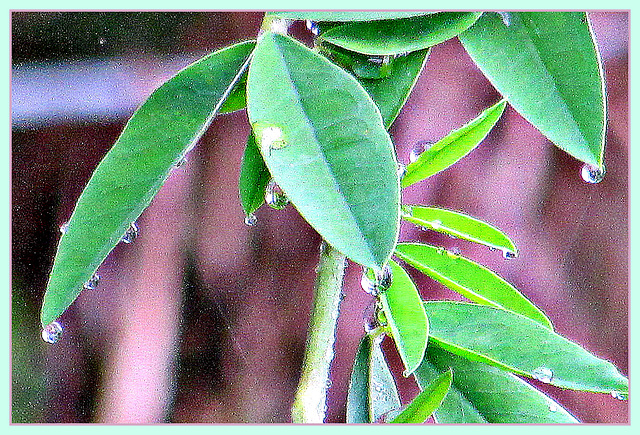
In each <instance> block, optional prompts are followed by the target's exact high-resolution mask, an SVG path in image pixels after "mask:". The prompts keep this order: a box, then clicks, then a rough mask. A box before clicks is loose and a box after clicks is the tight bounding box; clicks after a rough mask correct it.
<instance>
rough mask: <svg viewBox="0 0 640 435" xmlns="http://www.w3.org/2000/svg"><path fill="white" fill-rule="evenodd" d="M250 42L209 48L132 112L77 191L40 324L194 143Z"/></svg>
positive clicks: (72, 294) (67, 299) (65, 302)
mask: <svg viewBox="0 0 640 435" xmlns="http://www.w3.org/2000/svg"><path fill="white" fill-rule="evenodd" d="M254 46H255V42H244V43H241V44H236V45H234V46H231V47H228V48H225V49H223V50H220V51H217V52H215V53H212V54H210V55H208V56H206V57H204V58H202V59H201V60H199V61H198V62H195V63H193V64H192V65H190V66H188V67H186V68H185V69H183V70H182V71H180V72H179V73H178V74H177V75H176V76H175V77H173V78H172V79H171V80H169V81H167V82H166V83H165V84H163V85H162V86H160V87H159V88H158V89H156V90H155V91H154V92H153V94H151V96H150V97H149V98H148V99H147V101H146V102H145V103H144V104H143V105H142V106H141V107H140V108H139V109H138V110H137V111H136V112H135V113H134V114H133V116H132V117H131V119H130V120H129V122H128V123H127V125H126V126H125V128H124V130H123V132H122V134H121V135H120V137H119V138H118V140H117V142H116V143H115V144H114V146H113V147H112V148H111V150H110V151H109V152H108V153H107V155H106V156H105V157H104V159H103V160H102V161H101V162H100V164H99V165H98V167H97V168H96V170H95V172H94V173H93V175H92V177H91V179H90V180H89V183H88V184H87V186H86V187H85V189H84V191H83V192H82V194H81V196H80V198H79V199H78V202H77V204H76V207H75V210H74V211H73V214H72V216H71V219H70V220H69V223H68V229H67V231H66V233H65V234H64V235H63V236H62V238H61V239H60V244H59V245H58V252H57V254H56V257H55V260H54V264H53V269H52V270H51V274H50V275H49V282H48V284H47V291H46V293H45V296H44V302H43V305H42V311H41V315H40V320H41V322H42V324H43V325H47V324H49V323H51V322H52V321H54V320H55V319H56V318H57V317H59V316H60V315H61V314H62V313H63V312H64V310H66V308H67V307H68V306H69V305H71V303H72V302H73V301H74V300H75V299H76V297H77V296H78V295H79V294H80V292H81V291H82V288H83V283H85V282H86V281H88V280H89V279H90V278H91V276H92V275H93V273H94V272H95V271H96V269H97V268H98V266H100V264H101V263H102V261H103V260H104V259H105V258H106V256H107V255H108V254H109V252H110V251H111V250H112V249H113V248H114V247H115V246H116V245H117V244H118V242H119V241H120V238H121V237H122V235H123V234H124V233H125V231H126V230H127V228H129V225H130V224H131V223H132V222H133V221H135V220H136V219H137V218H138V216H140V214H141V213H142V211H143V210H144V209H145V208H146V207H147V205H149V203H150V202H151V200H152V199H153V197H154V196H155V194H156V193H157V192H158V190H160V187H161V186H162V185H163V184H164V182H165V180H166V179H167V177H168V176H169V174H170V172H171V170H172V168H173V167H174V165H176V164H177V163H178V162H179V161H180V160H181V159H182V158H183V157H184V155H185V153H187V152H188V151H189V149H190V148H191V147H193V146H195V143H196V142H197V141H198V139H199V138H200V136H201V135H202V134H203V133H204V131H205V130H206V128H207V127H208V126H209V124H210V122H211V120H212V119H213V117H214V115H215V114H216V113H218V111H219V109H220V107H221V106H222V104H223V102H224V101H225V99H226V97H227V96H228V95H229V93H230V92H231V91H232V89H233V87H234V86H235V84H236V83H237V82H238V81H239V80H240V77H241V75H242V73H243V72H244V69H245V68H246V66H247V64H248V58H249V56H250V54H251V52H252V50H253V48H254Z"/></svg>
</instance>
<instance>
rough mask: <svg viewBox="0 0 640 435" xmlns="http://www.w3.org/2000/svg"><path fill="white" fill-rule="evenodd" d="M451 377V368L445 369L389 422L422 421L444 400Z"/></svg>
mask: <svg viewBox="0 0 640 435" xmlns="http://www.w3.org/2000/svg"><path fill="white" fill-rule="evenodd" d="M452 378H453V374H452V371H451V369H449V370H445V371H444V372H443V373H442V374H440V375H439V376H438V377H437V378H436V379H434V380H433V382H431V383H430V384H429V385H426V386H425V387H424V388H423V389H422V392H420V394H418V395H417V396H416V398H415V399H413V400H412V401H411V403H410V404H409V405H408V406H407V407H406V408H405V409H404V410H403V411H402V412H401V413H400V414H399V415H398V416H396V417H395V418H394V419H393V420H391V422H390V423H424V422H425V421H426V420H427V418H429V416H430V415H431V414H433V412H434V411H435V410H436V409H438V407H439V406H440V404H441V403H442V401H443V400H444V398H445V396H446V395H447V392H448V391H449V388H450V387H451V381H452Z"/></svg>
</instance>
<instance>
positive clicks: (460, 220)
mask: <svg viewBox="0 0 640 435" xmlns="http://www.w3.org/2000/svg"><path fill="white" fill-rule="evenodd" d="M402 211H403V214H402V218H403V219H404V220H406V221H409V222H412V223H414V224H416V225H418V226H420V227H423V228H428V229H430V230H433V231H438V232H440V233H444V234H449V235H450V236H454V237H457V238H459V239H464V240H469V241H471V242H476V243H480V244H482V245H485V246H489V247H490V248H493V249H500V250H502V251H503V253H504V255H505V256H507V257H509V256H516V255H517V252H518V251H517V249H516V246H515V245H514V244H513V242H512V241H511V239H509V237H507V235H506V234H504V233H503V232H502V231H500V230H499V229H498V228H496V227H494V226H492V225H489V224H488V223H486V222H483V221H481V220H479V219H476V218H474V217H471V216H469V215H466V214H464V213H459V212H455V211H452V210H446V209H443V208H436V207H422V206H419V205H403V206H402Z"/></svg>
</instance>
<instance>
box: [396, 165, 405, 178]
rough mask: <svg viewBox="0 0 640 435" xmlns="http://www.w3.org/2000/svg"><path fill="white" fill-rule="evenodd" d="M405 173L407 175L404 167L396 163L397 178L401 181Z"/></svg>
mask: <svg viewBox="0 0 640 435" xmlns="http://www.w3.org/2000/svg"><path fill="white" fill-rule="evenodd" d="M406 173H407V167H406V165H403V164H402V163H398V178H399V179H400V180H402V179H403V178H404V176H405V174H406Z"/></svg>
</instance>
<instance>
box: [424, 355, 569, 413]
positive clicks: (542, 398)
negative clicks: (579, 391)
mask: <svg viewBox="0 0 640 435" xmlns="http://www.w3.org/2000/svg"><path fill="white" fill-rule="evenodd" d="M449 369H453V372H454V373H455V376H454V378H453V384H452V385H451V388H450V390H449V393H448V394H447V396H446V397H445V399H444V401H443V402H442V404H441V405H440V407H439V408H438V409H437V410H436V411H435V414H434V418H435V419H436V421H437V422H438V423H443V424H456V423H511V424H520V423H531V424H546V423H578V421H577V420H576V419H575V418H574V417H573V416H572V415H571V414H570V413H569V412H567V411H566V410H565V409H564V408H563V407H562V406H560V405H559V404H558V403H557V402H556V401H554V400H553V399H551V398H550V397H548V396H546V395H545V394H544V393H542V392H541V391H539V390H537V389H536V388H534V387H532V386H531V385H529V384H528V383H526V382H524V381H523V380H522V379H520V378H518V377H517V376H514V375H513V374H511V373H509V372H505V371H503V370H500V369H498V368H496V367H493V366H490V365H487V364H483V363H479V362H474V361H469V360H468V359H466V358H462V357H459V356H456V355H454V354H452V353H450V352H447V351H445V350H443V349H441V348H439V347H438V346H429V349H428V350H427V354H426V356H425V359H424V361H423V362H422V364H421V365H420V367H419V368H418V370H416V371H415V373H414V375H415V377H416V380H417V381H418V384H419V385H420V388H422V389H426V388H427V387H428V386H429V385H430V383H431V382H433V381H434V380H435V379H438V377H439V376H442V373H446V372H447V371H448V370H449Z"/></svg>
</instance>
